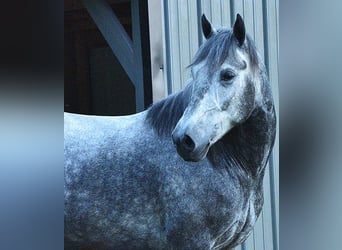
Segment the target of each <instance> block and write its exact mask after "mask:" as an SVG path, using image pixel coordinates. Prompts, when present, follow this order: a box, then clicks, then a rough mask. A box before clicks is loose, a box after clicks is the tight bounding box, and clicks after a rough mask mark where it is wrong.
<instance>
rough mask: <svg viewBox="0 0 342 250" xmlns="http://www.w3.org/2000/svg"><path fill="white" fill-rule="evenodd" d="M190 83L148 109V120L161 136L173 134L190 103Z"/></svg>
mask: <svg viewBox="0 0 342 250" xmlns="http://www.w3.org/2000/svg"><path fill="white" fill-rule="evenodd" d="M190 84H191V83H189V84H188V85H187V86H186V87H185V88H184V89H183V90H182V91H180V92H178V93H175V94H173V95H170V96H168V97H167V98H165V99H162V100H160V101H159V102H157V103H155V104H153V105H152V106H151V107H150V108H149V109H148V110H147V115H146V121H147V122H148V123H149V124H150V126H151V127H152V128H153V129H154V130H155V131H156V132H157V133H158V135H159V136H162V135H171V133H172V131H173V129H174V128H175V126H176V124H177V123H178V121H179V119H180V118H181V117H182V115H183V113H184V111H185V109H186V107H187V106H188V103H189V98H190V97H189V94H188V89H189V85H190Z"/></svg>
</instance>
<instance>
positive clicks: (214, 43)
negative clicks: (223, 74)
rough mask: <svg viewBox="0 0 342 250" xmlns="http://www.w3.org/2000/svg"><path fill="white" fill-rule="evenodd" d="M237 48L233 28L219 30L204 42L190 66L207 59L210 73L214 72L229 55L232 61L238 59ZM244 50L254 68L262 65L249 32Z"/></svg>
mask: <svg viewBox="0 0 342 250" xmlns="http://www.w3.org/2000/svg"><path fill="white" fill-rule="evenodd" d="M237 48H238V44H237V40H236V38H235V37H234V35H233V32H232V30H227V29H221V30H218V31H217V33H216V34H215V35H213V36H211V37H210V38H209V39H208V40H207V41H206V42H205V43H203V44H202V46H201V47H200V48H199V49H198V51H197V53H196V55H195V57H194V60H193V62H192V63H191V64H190V65H189V66H188V67H191V66H194V65H197V64H199V63H201V62H204V61H205V64H206V65H207V67H208V69H209V73H210V74H212V73H213V72H214V71H215V70H217V69H218V68H219V67H220V66H221V65H222V64H223V63H224V62H225V60H226V59H227V58H228V57H229V58H230V59H231V60H232V61H237V53H236V50H237ZM242 50H243V51H244V53H246V54H247V56H248V57H249V61H250V64H251V67H252V68H253V69H255V68H260V67H261V65H260V60H259V57H258V52H257V50H256V47H255V44H254V42H253V40H252V39H251V37H250V36H249V35H248V34H246V40H245V43H244V44H243V46H242Z"/></svg>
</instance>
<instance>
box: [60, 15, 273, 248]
mask: <svg viewBox="0 0 342 250" xmlns="http://www.w3.org/2000/svg"><path fill="white" fill-rule="evenodd" d="M202 30H203V33H204V36H205V37H206V41H205V43H204V44H203V45H202V46H201V47H200V49H199V51H198V52H197V54H196V56H195V58H194V60H193V62H192V64H191V65H190V66H189V67H190V69H191V79H190V80H189V82H188V84H187V85H186V86H185V88H184V89H183V90H182V91H180V92H179V93H176V94H174V95H171V96H169V97H167V98H166V99H164V100H161V101H159V102H157V103H155V104H154V105H152V106H151V107H150V108H149V109H148V110H146V111H144V112H141V113H138V114H135V115H129V116H118V117H101V116H88V115H76V114H65V128H64V129H65V135H64V136H65V146H64V153H65V191H64V195H65V211H64V216H65V217H64V223H65V234H64V237H65V247H66V248H70V249H230V248H233V247H235V246H237V245H238V244H240V243H242V242H243V241H244V240H245V239H246V238H247V237H248V235H249V233H250V232H251V230H252V228H253V225H254V223H255V221H256V219H257V217H258V215H259V214H260V211H261V209H262V205H263V187H262V185H263V184H262V183H263V177H264V173H265V166H266V164H267V161H268V158H269V156H270V153H271V151H272V147H273V143H274V138H275V132H276V129H275V128H276V118H275V110H274V105H273V98H272V94H271V88H270V84H269V82H268V79H267V75H266V70H265V66H264V64H263V62H262V60H261V57H260V56H259V54H258V52H257V51H256V48H255V45H254V42H253V41H252V40H251V38H250V37H249V36H248V35H247V34H246V32H245V25H244V22H243V20H242V18H241V17H240V15H237V18H236V21H235V23H234V26H233V28H232V29H230V30H228V29H223V28H221V29H217V30H216V29H214V28H213V27H212V25H211V24H210V22H209V21H208V20H207V19H206V17H205V16H204V15H203V16H202Z"/></svg>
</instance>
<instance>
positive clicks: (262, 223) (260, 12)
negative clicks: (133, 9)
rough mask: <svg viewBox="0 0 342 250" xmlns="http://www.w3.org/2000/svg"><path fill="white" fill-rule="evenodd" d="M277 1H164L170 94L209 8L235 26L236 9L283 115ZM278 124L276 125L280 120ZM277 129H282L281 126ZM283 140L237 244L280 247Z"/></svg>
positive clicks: (218, 21) (219, 21) (181, 79)
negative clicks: (259, 205)
mask: <svg viewBox="0 0 342 250" xmlns="http://www.w3.org/2000/svg"><path fill="white" fill-rule="evenodd" d="M278 9H279V1H278V0H231V1H229V0H164V1H163V13H164V20H163V22H164V25H163V26H164V55H165V56H164V58H165V60H164V61H165V62H164V63H165V66H166V67H165V69H166V82H167V83H168V93H169V94H170V93H173V92H176V91H178V90H180V89H181V88H182V87H183V86H184V85H185V84H186V81H187V79H188V78H189V72H188V70H187V69H186V66H187V65H189V64H190V62H191V59H192V58H193V56H194V54H195V53H196V51H197V49H198V47H199V45H200V44H201V43H202V42H203V39H204V38H203V36H202V33H201V29H200V25H201V24H200V17H201V14H202V13H205V14H206V16H207V18H208V20H210V21H211V22H212V24H213V25H214V26H216V27H219V26H226V27H231V25H232V23H233V22H234V21H235V17H236V13H240V14H241V15H242V17H243V19H244V21H245V24H246V29H247V32H248V33H249V34H250V35H251V36H252V37H253V38H254V40H255V43H256V46H257V48H258V49H259V52H260V53H261V55H263V57H264V60H265V64H266V67H267V70H268V73H269V78H270V82H271V85H272V89H273V96H274V100H275V105H276V111H277V115H278V120H279V106H278V104H279V96H278V56H279V52H278V48H279V42H278V41H279V40H278V38H279V33H278V27H279V25H278V20H279V18H278V17H279V14H278ZM277 126H278V125H277ZM277 131H279V130H277ZM278 194H279V139H278V135H277V138H276V142H275V146H274V150H273V154H272V156H271V159H270V162H269V166H268V167H267V171H266V174H265V178H264V197H265V203H264V207H263V210H262V214H261V215H260V217H259V219H258V221H257V223H256V225H255V228H254V231H253V233H252V234H251V236H250V237H249V238H248V240H247V241H246V242H245V243H244V244H242V245H241V246H239V247H237V248H236V249H239V250H240V249H248V250H252V249H253V250H261V249H266V250H271V249H275V250H277V249H279V240H278V239H279V237H278V229H279V195H278Z"/></svg>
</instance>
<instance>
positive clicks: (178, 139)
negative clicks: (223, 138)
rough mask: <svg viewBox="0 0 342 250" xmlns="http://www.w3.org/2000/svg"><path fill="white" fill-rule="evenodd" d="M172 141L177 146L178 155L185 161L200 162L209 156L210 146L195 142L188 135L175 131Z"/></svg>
mask: <svg viewBox="0 0 342 250" xmlns="http://www.w3.org/2000/svg"><path fill="white" fill-rule="evenodd" d="M172 141H173V143H174V144H175V146H176V149H177V153H178V154H179V155H180V156H181V157H182V158H183V159H184V160H185V161H193V162H198V161H201V160H203V159H204V157H205V156H206V155H207V153H208V150H209V147H210V144H209V142H208V143H198V142H195V141H194V140H193V139H192V138H191V136H190V135H188V134H187V133H178V132H177V131H173V133H172Z"/></svg>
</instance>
